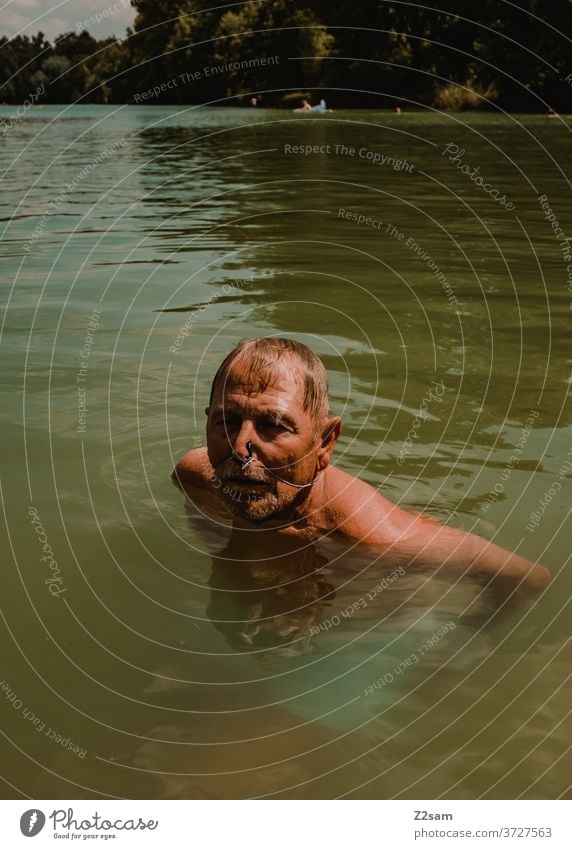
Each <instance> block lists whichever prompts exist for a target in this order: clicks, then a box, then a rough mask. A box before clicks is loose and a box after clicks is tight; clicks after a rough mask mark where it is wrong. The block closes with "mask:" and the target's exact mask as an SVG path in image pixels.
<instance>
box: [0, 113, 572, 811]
mask: <svg viewBox="0 0 572 849" xmlns="http://www.w3.org/2000/svg"><path fill="white" fill-rule="evenodd" d="M2 108H3V107H0V112H1V110H2ZM567 133H568V128H567V127H566V125H562V124H561V123H560V122H555V121H550V122H547V121H545V120H544V119H543V116H526V117H522V116H520V117H518V116H517V118H516V119H515V120H512V119H509V118H503V117H502V116H495V115H462V116H459V115H443V116H438V115H425V114H410V115H407V114H402V115H399V116H398V115H394V114H385V113H366V112H363V113H361V112H360V113H350V112H348V113H344V112H340V113H334V114H333V115H328V116H325V117H323V118H319V117H316V119H315V120H314V119H311V120H299V118H298V116H293V115H292V114H291V113H286V112H278V111H276V112H274V111H271V110H268V111H264V110H263V111H252V112H251V111H248V110H234V109H228V110H222V109H220V110H219V109H190V110H182V111H175V112H172V110H171V109H169V108H163V107H161V108H134V107H121V108H119V109H116V108H115V107H72V108H70V109H68V110H67V111H66V113H65V116H63V117H58V109H57V108H56V107H46V108H44V109H39V108H34V109H31V110H30V111H29V113H27V115H26V116H25V118H23V119H22V120H21V121H20V122H19V123H18V125H16V126H14V127H13V128H12V129H11V131H10V133H9V134H6V136H5V137H4V139H3V142H4V145H5V157H4V167H5V173H4V175H3V188H4V193H3V195H2V198H1V199H0V204H1V205H2V218H3V221H4V233H3V239H2V241H0V255H1V257H2V272H3V281H4V282H3V292H4V300H3V303H4V304H5V305H6V310H5V313H4V316H3V324H2V337H1V340H0V344H1V346H2V354H3V357H4V363H5V366H4V369H3V371H2V374H1V381H2V388H3V390H4V392H3V398H4V403H3V405H2V406H1V407H0V422H1V428H2V437H3V438H2V446H3V466H2V468H3V475H2V496H3V504H4V510H5V514H6V522H7V527H8V530H9V536H7V537H6V548H5V552H6V553H5V562H6V576H5V583H4V598H3V604H2V610H3V616H4V619H3V620H2V621H3V624H2V628H3V645H4V646H5V647H6V650H5V654H4V658H3V665H2V669H1V670H0V677H2V678H3V680H4V681H5V682H8V685H9V687H10V688H11V690H13V691H15V692H16V693H17V696H18V699H20V700H21V701H22V705H23V707H22V709H21V710H16V709H14V708H13V706H12V703H11V702H10V701H8V700H7V699H6V698H5V697H2V698H0V704H1V706H2V708H1V709H2V717H3V730H4V733H5V735H6V737H5V738H3V742H2V747H3V752H2V754H3V763H4V770H3V774H4V782H5V784H4V786H3V791H4V795H6V796H22V797H24V796H31V797H36V798H63V799H65V798H85V797H86V796H87V797H91V796H95V797H98V796H101V797H105V796H111V797H113V796H118V797H125V796H127V797H142V798H146V797H149V798H152V797H155V796H158V797H162V798H171V797H177V798H223V797H252V796H275V797H282V798H291V797H300V798H304V797H309V798H331V797H334V796H342V795H344V796H345V795H347V796H350V797H354V798H380V797H393V796H396V797H408V798H432V797H436V796H441V795H443V796H445V797H447V796H450V797H456V798H471V797H477V796H480V795H482V796H484V797H492V798H494V797H498V798H503V797H510V798H513V797H517V796H523V797H525V798H545V797H553V796H558V795H569V789H568V788H569V772H570V763H569V753H568V749H567V747H568V739H569V735H570V714H569V695H568V684H567V682H568V675H569V668H570V662H571V659H572V658H571V657H570V649H569V633H570V629H569V623H568V619H569V617H568V616H567V609H566V601H567V599H568V598H569V596H570V592H571V589H572V588H571V586H570V578H569V576H568V572H567V571H566V569H565V562H566V559H567V557H568V554H569V545H568V544H567V536H566V528H567V525H566V519H567V515H568V514H567V511H568V506H569V502H570V484H569V467H568V466H566V465H565V464H566V462H567V461H568V460H570V451H571V450H572V449H571V446H572V429H571V428H570V424H569V420H568V418H567V413H568V411H567V407H566V397H567V391H568V387H569V377H570V359H569V356H570V355H569V345H568V339H569V314H570V312H569V301H570V296H569V293H568V291H567V285H566V273H565V265H564V264H563V261H562V257H561V251H560V248H559V245H558V244H557V242H556V241H555V240H554V236H553V234H552V230H551V228H550V226H549V225H548V224H547V222H546V221H545V220H544V216H543V212H542V209H541V208H540V206H539V203H538V195H539V194H546V195H547V196H548V198H549V199H550V202H551V204H552V206H553V208H554V210H555V213H556V215H557V216H558V219H559V222H560V224H561V226H562V227H563V229H564V231H565V232H572V226H571V225H572V222H571V221H570V212H569V209H568V208H567V207H566V206H565V205H564V204H563V203H562V198H563V197H564V196H565V194H564V192H563V188H565V187H563V183H562V174H561V172H560V171H559V169H558V168H557V167H556V166H555V165H554V161H556V162H557V163H563V164H564V165H565V164H566V162H567V157H568V156H569V146H568V135H567ZM121 140H124V141H125V144H122V145H120V146H117V147H116V150H115V153H114V155H113V156H109V157H107V158H106V159H105V164H104V165H103V166H100V167H97V168H92V169H90V168H86V167H84V166H87V165H89V163H90V162H93V161H94V159H95V157H97V155H98V154H101V153H102V152H103V151H105V150H106V149H107V148H109V147H110V146H111V145H113V144H116V143H118V142H120V141H121ZM523 140H525V141H526V143H524V142H523ZM451 141H454V142H455V143H456V144H459V145H460V146H461V147H463V148H464V149H465V150H466V154H465V158H466V161H467V162H470V163H474V164H480V166H481V172H482V173H483V174H486V177H487V179H488V180H489V181H491V182H492V183H494V184H495V185H499V187H502V193H506V195H507V198H508V197H510V199H511V201H512V202H513V203H514V204H515V213H514V214H509V213H508V211H507V210H505V209H502V208H500V207H499V206H498V204H494V203H492V202H491V201H490V198H488V197H487V196H486V195H485V194H484V193H482V192H480V191H479V189H478V187H477V186H475V185H474V183H472V182H471V181H469V180H467V178H466V176H465V175H463V174H462V173H461V172H460V171H458V170H457V169H453V168H452V166H451V163H450V162H449V161H448V159H447V157H444V156H443V155H442V151H443V148H444V146H445V145H446V144H447V143H449V142H451ZM288 144H294V145H296V144H312V145H320V146H322V147H323V146H326V148H327V146H328V145H329V146H330V148H331V150H332V153H330V154H327V155H313V154H312V155H309V156H296V155H294V154H291V153H288V152H287V149H286V147H285V145H288ZM336 145H344V146H345V148H346V149H349V148H351V147H355V148H356V149H359V148H361V147H363V148H367V150H372V151H378V152H381V153H383V154H386V155H388V156H398V157H400V158H403V159H406V160H407V161H408V162H409V163H411V164H412V165H413V169H411V170H408V171H406V170H396V169H394V168H391V167H382V166H380V165H373V164H372V161H371V160H368V159H366V158H360V156H359V155H357V153H356V155H349V154H344V153H336V152H335V150H336ZM495 145H496V147H495ZM339 149H340V150H343V148H339ZM550 157H554V161H553V160H552V159H551V158H550ZM82 169H83V170H82ZM75 177H77V179H75V182H74V178H75ZM67 183H70V184H71V185H73V190H68V189H66V184H67ZM52 201H53V203H50V202H52ZM345 212H348V213H350V214H351V215H353V214H354V213H355V214H356V215H357V216H359V215H360V214H362V215H365V216H366V218H368V217H369V218H370V219H372V221H375V222H376V226H372V223H371V222H370V223H369V224H367V223H365V222H363V223H361V224H358V223H357V218H356V217H353V218H352V217H351V215H350V217H347V216H346V215H345ZM380 222H381V223H380ZM436 267H438V269H439V271H441V272H442V274H443V275H444V278H445V282H446V283H447V287H448V288H446V287H445V286H444V285H443V279H442V278H439V276H438V274H437V273H436V272H435V268H436ZM451 293H452V294H453V296H454V299H455V300H452V298H451V297H448V294H449V295H451ZM95 308H97V309H98V310H101V315H100V321H99V326H98V328H97V329H93V328H90V327H89V316H90V315H92V314H93V310H94V309H95ZM88 334H91V338H90V339H88ZM268 334H279V335H286V336H288V335H293V336H295V337H296V338H299V339H300V340H301V341H305V342H306V343H307V344H309V345H310V346H311V347H312V348H313V349H314V350H316V352H317V353H318V354H319V355H320V356H321V357H322V358H323V360H324V362H325V364H326V366H327V368H328V371H329V375H330V382H331V404H332V411H333V413H335V414H340V415H342V417H343V421H344V433H343V436H342V439H341V440H340V443H339V450H338V451H337V453H336V455H335V462H336V463H338V464H339V465H340V467H341V468H343V469H345V470H347V471H349V472H351V473H353V474H356V475H359V476H360V477H362V478H363V479H364V480H367V481H368V482H369V483H371V484H373V485H374V486H379V487H381V488H382V489H383V492H384V494H385V495H386V496H387V497H388V498H390V499H392V500H394V501H396V502H399V503H400V504H401V505H402V506H403V507H405V508H406V509H409V510H411V511H421V510H423V511H425V512H427V513H428V514H429V515H434V516H437V517H438V518H440V519H442V520H444V521H448V522H450V523H451V524H454V525H456V526H458V527H464V528H466V529H467V530H476V531H477V532H479V533H480V534H482V535H484V536H487V537H494V538H495V540H496V541H498V542H499V543H500V544H501V545H503V546H505V547H508V548H513V549H518V550H519V551H520V552H522V553H523V554H525V555H526V556H528V557H530V558H538V559H540V560H541V561H542V562H544V563H546V565H547V566H549V567H550V569H551V570H552V572H553V574H554V575H555V580H554V582H553V584H552V585H551V587H550V588H549V590H548V591H547V592H546V593H545V595H544V596H543V597H542V598H541V599H540V600H538V601H537V602H536V603H531V602H524V601H519V600H515V599H514V598H510V597H508V596H506V595H505V596H504V597H500V596H499V595H496V596H493V595H491V593H490V592H489V591H487V590H486V589H485V588H483V587H481V586H480V585H478V584H475V583H472V582H470V581H463V580H455V579H454V578H448V579H447V580H445V579H442V578H441V579H436V578H432V577H431V576H429V575H427V574H424V573H422V572H419V571H418V572H413V571H407V570H406V572H405V574H399V575H398V576H397V578H392V580H389V573H388V571H387V569H382V567H381V565H380V564H379V563H378V562H376V561H375V559H372V556H371V554H369V553H367V552H364V551H357V550H343V549H341V548H340V547H339V546H337V545H336V544H334V543H333V542H331V541H327V542H321V543H320V544H319V545H312V546H307V547H305V548H303V549H296V548H295V547H293V548H291V549H289V550H281V551H278V552H277V551H265V550H264V549H263V548H262V546H261V544H260V541H259V540H258V541H256V540H253V542H252V545H251V546H245V545H244V544H243V543H240V544H239V545H237V540H236V537H235V535H233V533H232V532H231V529H230V528H229V527H227V526H226V524H225V523H224V521H223V520H221V522H220V524H217V523H216V522H215V523H213V522H208V521H207V520H206V519H205V518H204V517H203V516H202V515H201V514H200V513H199V514H195V515H193V514H192V512H191V513H189V510H188V505H187V506H185V504H183V503H182V498H181V495H180V493H179V492H178V491H176V490H174V489H173V487H172V486H171V484H170V481H169V472H170V470H171V468H172V466H173V463H174V459H175V458H178V457H179V456H180V455H181V454H182V453H183V451H185V450H188V448H190V447H193V446H196V445H199V444H201V443H202V441H203V438H204V434H203V428H204V415H203V409H204V407H205V404H206V402H207V399H208V390H209V384H210V380H211V378H212V375H213V373H214V371H215V370H216V367H217V366H218V364H219V362H220V361H221V359H222V357H223V356H224V355H225V354H226V353H227V352H228V351H229V350H230V348H231V347H232V346H233V345H234V344H235V343H236V342H238V341H239V340H241V339H243V338H245V337H251V336H255V335H268ZM86 344H87V348H86ZM86 350H88V351H89V355H88V356H86V354H85V351H86ZM78 375H80V376H81V377H82V378H83V379H82V380H81V381H80V382H78ZM435 381H438V382H441V383H442V385H443V386H444V387H445V389H444V392H443V396H442V399H441V400H440V401H437V400H435V399H433V401H432V402H431V403H429V404H427V408H426V411H425V415H423V416H422V417H421V419H420V420H419V421H420V424H419V426H418V428H417V435H416V436H415V438H414V439H410V444H407V443H406V440H407V438H408V434H409V433H410V431H411V428H412V426H413V422H414V421H415V419H416V417H418V415H419V412H420V407H421V404H422V402H423V399H424V398H425V397H427V393H428V392H429V390H430V388H431V386H432V385H433V384H432V382H435ZM78 388H79V389H81V390H82V393H83V394H82V395H81V396H80V395H79V393H78ZM80 399H81V400H82V401H83V403H84V405H85V407H86V408H87V410H86V412H85V428H84V429H83V430H81V429H80V430H78V423H79V418H78V417H79V413H80ZM527 422H529V424H528V425H527ZM406 444H407V448H406V450H402V449H403V446H404V445H406ZM519 446H520V447H519ZM400 451H401V456H402V457H404V458H405V459H404V462H403V463H398V462H397V458H398V457H399V456H400ZM511 458H516V459H511ZM555 482H556V483H557V484H560V486H561V488H558V486H556V487H555V486H554V484H555ZM551 487H552V490H553V493H554V494H553V496H551V501H550V505H549V508H547V509H544V508H542V503H543V499H544V502H546V498H545V494H546V493H547V492H548V491H549V490H550V489H551ZM30 504H33V505H34V507H35V508H36V509H37V510H38V514H39V515H40V516H41V519H42V523H43V527H44V529H45V531H46V535H47V538H48V540H49V545H50V546H51V549H52V551H53V553H54V557H55V558H56V559H57V563H58V566H59V569H60V570H61V574H62V579H63V580H64V581H65V586H66V587H67V590H66V593H65V594H64V595H63V596H62V597H61V598H60V599H54V598H53V597H50V594H49V592H48V591H47V587H46V585H45V583H44V580H45V578H46V575H47V574H49V572H47V570H48V568H49V567H48V566H47V565H46V563H44V562H42V561H41V560H40V557H41V556H42V551H41V546H40V545H39V544H38V540H37V539H36V535H35V533H34V531H33V529H31V527H30V522H29V518H28V513H27V509H28V506H29V505H30ZM541 510H542V512H540V511H541ZM534 514H536V515H537V516H539V517H540V519H539V520H538V521H537V522H536V525H535V527H534V528H533V530H532V531H530V530H527V524H530V521H531V518H530V517H531V516H532V515H534ZM535 521H536V520H535ZM390 571H391V570H390ZM451 622H452V623H454V624H455V628H454V629H452V628H450V627H448V623H451ZM446 626H447V630H445V628H446ZM428 645H429V648H426V647H427V646H428ZM374 685H376V686H374ZM3 692H6V691H3ZM0 695H1V693H0ZM24 706H25V707H26V708H27V709H28V710H29V711H31V712H33V714H34V715H35V716H37V717H39V718H40V720H41V722H43V723H45V725H46V727H51V728H53V729H54V730H57V731H58V732H60V733H61V734H62V737H64V738H65V737H69V738H71V739H72V740H73V741H74V742H77V744H79V745H80V746H81V747H82V748H85V749H86V750H87V755H86V757H85V758H84V759H80V758H78V757H77V756H76V755H74V754H73V752H72V751H69V750H67V749H65V748H62V746H61V745H59V746H58V744H56V743H54V741H53V740H52V739H50V738H48V737H47V736H46V735H45V733H42V732H40V731H38V730H36V729H34V727H33V726H32V725H30V724H29V723H28V722H27V721H26V720H25V718H23V713H22V711H23V709H24Z"/></svg>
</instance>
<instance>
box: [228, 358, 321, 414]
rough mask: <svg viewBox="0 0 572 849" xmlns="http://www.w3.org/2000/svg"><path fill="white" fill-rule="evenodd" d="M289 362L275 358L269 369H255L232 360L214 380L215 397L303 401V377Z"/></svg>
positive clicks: (267, 400)
mask: <svg viewBox="0 0 572 849" xmlns="http://www.w3.org/2000/svg"><path fill="white" fill-rule="evenodd" d="M292 365H293V364H292V363H291V362H290V363H288V364H286V363H282V362H277V363H273V364H272V369H263V370H261V371H259V372H258V373H256V372H253V371H252V370H251V369H248V367H247V364H245V363H242V362H237V363H233V364H232V365H231V366H230V368H229V370H228V372H227V373H226V375H225V376H224V377H223V378H222V379H219V380H218V381H217V385H216V387H215V392H214V398H215V399H216V400H217V401H221V400H223V401H224V400H227V399H228V400H229V401H230V400H237V399H238V398H239V396H247V397H248V398H249V399H255V400H264V401H265V402H267V403H271V402H272V401H274V402H275V403H278V402H279V401H281V402H282V403H286V402H289V403H290V404H300V405H302V403H303V400H304V392H303V389H304V387H303V381H302V378H301V375H299V373H298V370H297V369H296V368H293V367H292Z"/></svg>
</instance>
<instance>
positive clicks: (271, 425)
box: [260, 419, 284, 430]
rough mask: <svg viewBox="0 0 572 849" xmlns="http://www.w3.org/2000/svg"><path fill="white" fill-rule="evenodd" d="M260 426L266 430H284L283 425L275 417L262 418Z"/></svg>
mask: <svg viewBox="0 0 572 849" xmlns="http://www.w3.org/2000/svg"><path fill="white" fill-rule="evenodd" d="M260 426H261V427H263V428H266V429H267V430H284V425H283V424H282V423H281V422H279V421H278V420H277V419H263V420H262V421H261V422H260Z"/></svg>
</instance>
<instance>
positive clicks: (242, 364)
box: [172, 338, 549, 589]
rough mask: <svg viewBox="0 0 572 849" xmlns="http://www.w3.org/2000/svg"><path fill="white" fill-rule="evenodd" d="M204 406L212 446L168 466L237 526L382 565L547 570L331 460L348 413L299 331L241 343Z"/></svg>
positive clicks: (479, 571)
mask: <svg viewBox="0 0 572 849" xmlns="http://www.w3.org/2000/svg"><path fill="white" fill-rule="evenodd" d="M205 412H206V415H207V429H206V430H207V433H206V436H207V447H206V448H196V449H194V450H192V451H189V452H188V453H187V454H185V455H184V456H183V457H182V458H181V460H179V462H178V463H177V465H176V467H175V469H174V471H173V476H172V477H173V480H174V482H175V483H176V484H177V485H178V486H180V487H181V489H182V490H183V491H184V492H185V493H186V495H187V497H188V498H189V499H190V500H191V501H192V502H195V503H198V502H199V501H200V503H201V506H205V504H208V502H209V500H210V501H211V502H213V501H214V503H215V508H216V506H218V515H221V513H220V508H221V507H222V508H223V514H224V515H227V516H228V518H229V519H232V524H233V529H235V530H237V531H239V530H244V531H250V532H251V533H252V531H254V530H255V531H257V532H258V533H259V534H262V535H263V536H264V537H267V535H271V536H272V537H273V538H276V539H278V538H280V537H282V538H284V539H286V538H287V539H288V540H289V542H290V543H291V542H293V541H294V540H295V539H298V540H299V541H300V543H301V544H302V545H303V544H305V543H306V542H311V541H312V542H313V541H316V540H318V539H320V538H324V537H331V538H337V539H340V540H342V541H345V542H346V543H348V544H352V545H353V544H358V545H360V546H368V547H370V548H372V549H374V550H375V551H376V552H377V554H378V558H377V562H381V563H387V565H395V564H396V563H399V564H411V565H413V566H416V567H423V568H432V569H434V570H439V571H440V572H441V571H442V570H447V571H450V570H455V571H456V572H457V573H459V574H465V575H469V576H476V577H479V578H481V579H485V580H486V581H487V582H488V581H489V580H491V579H495V580H494V583H496V581H497V579H498V580H502V582H503V583H505V582H506V581H508V582H509V583H510V584H511V585H512V584H514V585H515V586H516V585H520V586H521V587H522V588H526V589H541V588H543V587H544V586H546V584H547V583H548V581H549V573H548V571H547V570H546V569H545V568H544V567H543V566H541V565H539V564H537V563H531V562H530V561H528V560H526V559H525V558H523V557H520V556H519V555H517V554H513V553H511V552H509V551H506V550H504V549H502V548H499V547H498V546H497V545H494V544H493V543H491V542H489V541H487V540H484V539H482V538H481V537H479V536H476V535H475V534H471V533H465V532H464V531H460V530H456V529H455V528H451V527H448V526H446V525H442V524H441V523H440V522H437V521H435V520H434V519H430V518H427V517H424V516H419V515H415V514H411V513H408V512H406V511H405V510H402V509H400V508H399V507H397V506H396V505H395V504H393V503H391V502H390V501H388V500H387V499H386V498H384V497H383V496H382V495H381V494H380V493H379V492H378V491H377V490H376V489H374V488H373V487H371V486H370V485H369V484H367V483H364V482H363V481H361V480H359V479H358V478H356V477H354V476H353V475H350V474H348V473H347V472H344V471H342V470H341V469H338V468H336V467H335V466H334V465H332V462H331V461H332V456H333V453H334V448H335V445H336V441H337V439H338V437H339V435H340V433H341V429H342V423H341V419H340V418H339V416H332V415H330V412H329V404H328V380H327V374H326V369H325V367H324V365H323V363H322V361H321V360H320V359H319V358H318V357H317V356H316V354H314V353H313V351H311V350H310V348H308V347H307V346H306V345H303V344H301V343H300V342H296V341H294V340H291V339H281V338H260V339H252V340H249V341H247V342H243V343H242V344H240V345H238V346H237V347H236V348H234V350H233V351H231V352H230V354H228V356H227V357H226V358H225V360H224V361H223V362H222V364H221V365H220V367H219V369H218V371H217V373H216V375H215V377H214V380H213V383H212V390H211V396H210V402H209V406H208V407H207V408H206V410H205ZM209 494H210V496H212V498H211V499H209V498H208V495H209ZM201 496H207V498H206V500H205V498H204V497H201ZM250 537H251V539H252V535H251V534H250ZM260 542H262V539H260Z"/></svg>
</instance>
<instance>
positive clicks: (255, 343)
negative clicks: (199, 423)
mask: <svg viewBox="0 0 572 849" xmlns="http://www.w3.org/2000/svg"><path fill="white" fill-rule="evenodd" d="M282 356H285V357H288V358H291V359H293V360H294V361H295V363H296V366H297V369H296V373H295V374H294V377H295V378H298V379H300V381H301V384H302V388H303V390H304V400H303V402H302V406H303V408H304V410H305V411H306V412H309V413H310V415H311V416H312V418H314V419H315V420H316V421H317V422H318V421H322V420H323V419H325V418H327V416H328V415H329V402H328V374H327V372H326V368H325V366H324V364H323V362H322V361H321V359H320V358H319V357H318V356H317V355H316V354H315V353H314V352H313V351H312V350H311V349H310V348H308V346H307V345H304V344H303V343H302V342H296V341H295V340H294V339H284V338H282V337H280V336H262V337H260V338H258V339H248V340H247V341H246V342H241V343H240V344H239V345H237V346H236V347H235V348H233V350H232V351H231V352H230V354H227V356H226V357H225V358H224V360H223V361H222V363H221V364H220V366H219V368H218V371H217V373H216V374H215V376H214V379H213V382H212V388H211V396H210V401H209V404H212V401H213V397H214V392H215V388H216V386H217V383H218V382H219V381H220V380H223V379H224V378H226V377H227V375H228V373H229V371H230V368H231V366H232V365H233V363H235V362H236V361H237V360H239V361H240V360H242V361H243V362H244V365H245V368H246V371H247V373H248V374H252V375H256V379H257V380H258V381H259V382H260V384H261V386H262V391H264V389H265V388H266V387H267V386H269V385H270V384H271V383H272V382H274V380H275V375H276V365H277V363H278V362H279V360H280V358H281V357H282Z"/></svg>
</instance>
